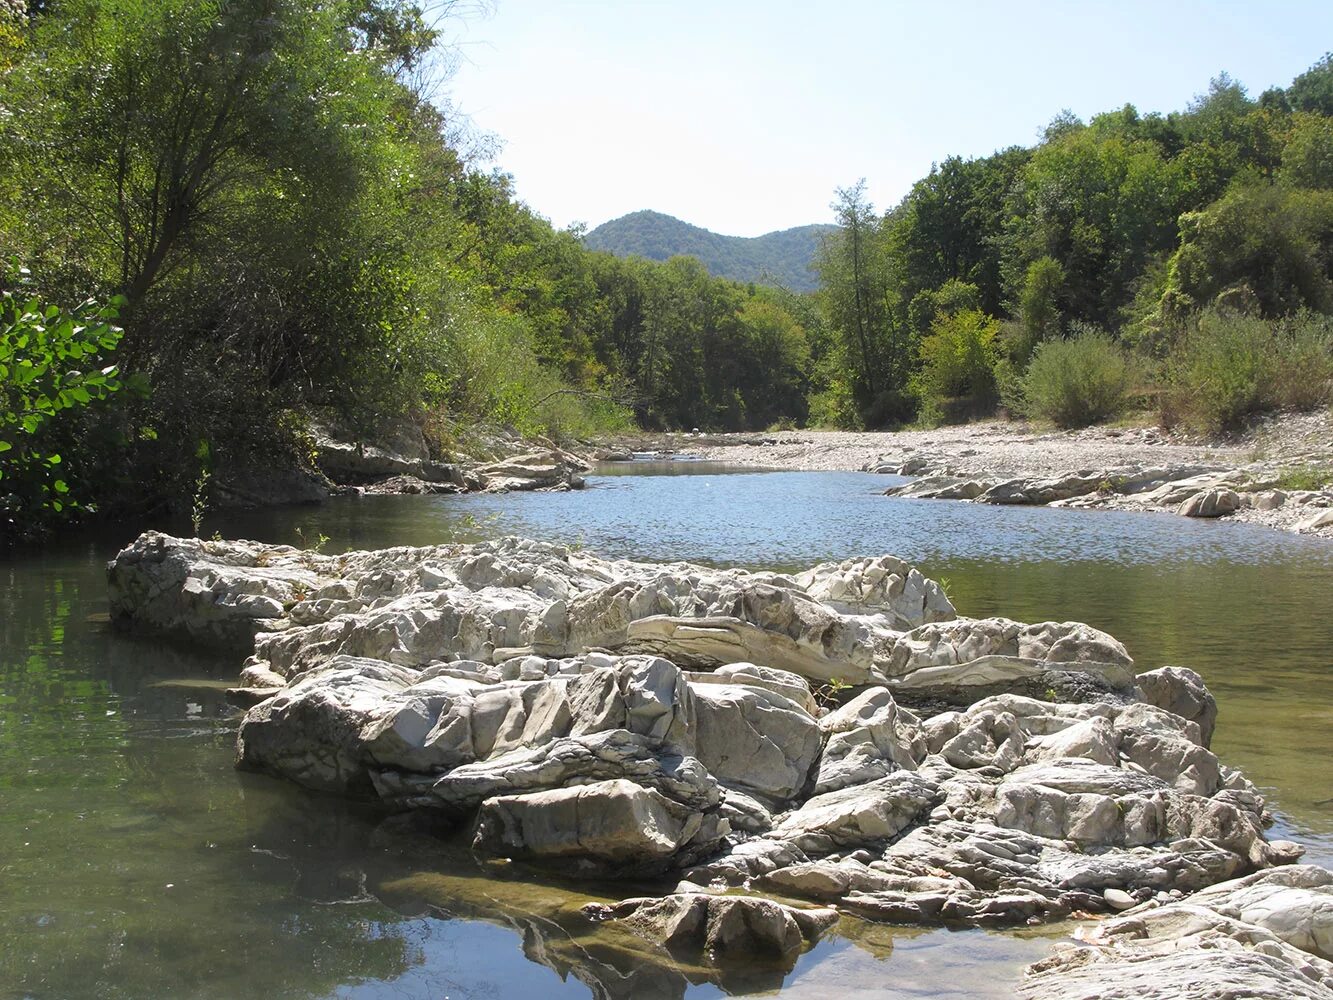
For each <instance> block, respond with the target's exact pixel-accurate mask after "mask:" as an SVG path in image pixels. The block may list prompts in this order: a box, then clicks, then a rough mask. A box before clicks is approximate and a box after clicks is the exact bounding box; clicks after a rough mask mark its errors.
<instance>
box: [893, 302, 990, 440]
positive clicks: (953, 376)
mask: <svg viewBox="0 0 1333 1000" xmlns="http://www.w3.org/2000/svg"><path fill="white" fill-rule="evenodd" d="M999 329H1000V326H999V323H998V322H997V321H996V320H995V319H994V318H993V317H991V316H987V315H986V314H985V313H983V312H982V311H981V310H979V309H965V310H963V311H961V312H957V313H950V314H947V315H943V316H940V317H938V318H936V320H935V322H934V324H933V325H932V326H931V328H930V334H929V335H928V336H927V337H925V338H924V339H923V340H922V341H921V346H920V361H921V367H920V369H919V370H918V371H917V372H916V374H915V375H913V376H912V381H911V388H912V391H913V392H914V393H916V395H917V396H918V397H919V398H920V400H921V404H922V410H923V418H924V419H925V420H927V421H928V422H934V421H938V420H940V419H941V418H942V417H943V416H944V415H945V412H944V404H945V403H946V402H947V401H948V400H952V399H958V398H960V397H966V398H968V399H970V400H972V401H976V402H985V401H992V402H993V400H994V395H995V361H996V343H995V337H996V334H998V333H999Z"/></svg>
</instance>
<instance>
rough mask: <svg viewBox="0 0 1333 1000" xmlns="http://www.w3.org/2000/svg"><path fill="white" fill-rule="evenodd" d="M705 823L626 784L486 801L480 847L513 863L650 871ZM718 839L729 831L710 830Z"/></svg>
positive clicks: (617, 781) (649, 791) (676, 805)
mask: <svg viewBox="0 0 1333 1000" xmlns="http://www.w3.org/2000/svg"><path fill="white" fill-rule="evenodd" d="M704 827H705V823H704V819H703V817H702V816H701V815H700V814H699V813H695V812H691V811H690V810H689V809H688V808H686V807H684V806H682V805H681V804H680V803H678V802H675V801H673V800H672V799H669V798H667V797H666V796H664V795H662V794H661V793H660V792H657V791H655V790H653V789H651V788H644V787H643V786H642V785H638V784H635V783H634V782H632V781H629V780H626V779H624V778H616V779H612V780H610V781H597V782H593V783H591V784H587V785H575V786H573V787H570V788H552V789H549V790H546V791H541V792H530V793H527V794H523V795H500V796H496V797H494V798H489V799H486V800H485V801H483V802H482V803H481V808H480V811H479V813H478V816H477V832H476V836H475V838H474V840H473V848H474V849H476V850H477V851H479V852H481V853H484V854H498V855H501V856H504V857H509V858H532V859H538V860H551V859H563V858H573V859H577V860H578V861H581V862H585V863H591V864H593V865H612V866H616V867H617V868H618V869H619V870H620V871H621V872H623V871H624V870H625V869H626V868H630V869H632V870H635V871H642V870H651V869H653V868H654V867H656V866H655V864H654V862H661V861H665V860H667V859H669V858H671V857H672V856H673V855H675V854H677V853H678V852H679V851H680V850H682V849H683V848H684V847H685V846H686V845H687V844H688V843H689V842H690V841H691V840H693V839H694V838H695V837H697V836H699V835H700V834H701V833H703V832H704ZM711 832H712V833H713V839H717V836H718V834H719V833H721V834H724V833H725V832H726V830H725V829H721V830H717V829H714V830H713V831H711Z"/></svg>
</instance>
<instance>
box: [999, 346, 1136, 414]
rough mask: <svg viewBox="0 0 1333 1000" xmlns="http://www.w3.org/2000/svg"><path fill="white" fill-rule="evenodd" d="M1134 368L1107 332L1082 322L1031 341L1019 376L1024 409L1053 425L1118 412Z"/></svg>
mask: <svg viewBox="0 0 1333 1000" xmlns="http://www.w3.org/2000/svg"><path fill="white" fill-rule="evenodd" d="M1138 374H1139V369H1138V366H1137V365H1136V364H1135V362H1134V360H1133V358H1132V357H1131V355H1130V353H1129V352H1128V351H1127V350H1126V349H1125V348H1124V347H1123V346H1121V345H1120V344H1119V343H1117V342H1116V341H1115V340H1114V339H1113V338H1112V337H1111V336H1110V335H1109V334H1107V333H1106V332H1104V331H1101V330H1097V329H1094V328H1082V329H1080V330H1078V331H1077V332H1076V333H1075V335H1074V336H1072V337H1070V338H1069V339H1068V340H1049V341H1046V342H1045V343H1041V344H1038V345H1037V349H1036V351H1035V353H1034V354H1033V356H1032V363H1031V364H1030V365H1029V366H1028V370H1027V375H1026V377H1025V378H1024V380H1023V399H1024V403H1025V407H1026V410H1027V412H1028V413H1029V414H1030V415H1032V416H1034V417H1040V418H1041V419H1043V420H1049V421H1051V422H1052V423H1054V424H1055V425H1056V426H1057V427H1086V426H1087V425H1088V424H1093V423H1097V422H1099V421H1102V420H1106V419H1108V418H1109V417H1114V416H1117V415H1119V414H1120V413H1121V412H1122V411H1123V410H1124V408H1125V405H1126V403H1127V401H1128V399H1129V395H1130V393H1131V391H1132V390H1133V389H1134V385H1135V381H1136V379H1137V378H1138Z"/></svg>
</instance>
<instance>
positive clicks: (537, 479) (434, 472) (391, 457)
mask: <svg viewBox="0 0 1333 1000" xmlns="http://www.w3.org/2000/svg"><path fill="white" fill-rule="evenodd" d="M310 435H311V439H312V441H313V446H314V456H315V461H316V463H317V464H318V466H319V468H320V469H321V470H322V471H323V472H324V473H325V474H326V475H327V476H328V477H329V478H330V479H332V480H333V481H334V482H336V483H339V484H342V485H343V486H344V487H346V488H348V489H351V490H354V491H356V492H361V493H368V494H384V493H390V494H398V493H413V494H420V493H467V492H483V491H484V492H487V493H508V492H511V491H518V490H568V489H580V488H582V486H583V485H584V481H583V473H585V472H587V471H588V469H589V468H590V466H589V465H588V463H587V462H586V461H584V460H583V459H582V458H580V457H578V456H577V455H573V454H571V453H569V452H567V451H563V450H561V449H559V448H555V447H544V448H542V449H539V450H531V449H530V450H528V451H526V452H523V453H520V454H516V455H514V456H513V457H511V458H507V459H503V460H501V461H495V462H489V463H478V462H472V461H468V462H438V461H435V460H434V459H433V458H432V457H431V454H430V449H429V447H428V446H427V444H426V438H425V435H424V434H423V433H422V431H421V428H420V427H418V426H417V425H416V424H415V423H414V422H412V421H410V420H406V421H398V422H396V423H393V424H389V425H386V426H385V427H383V428H381V429H380V431H379V432H378V433H377V434H376V435H373V437H372V438H371V439H364V438H356V439H353V436H351V435H347V434H344V433H341V432H340V431H338V430H336V429H334V428H331V427H327V426H324V425H322V424H314V425H312V426H311V428H310Z"/></svg>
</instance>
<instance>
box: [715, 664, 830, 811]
mask: <svg viewBox="0 0 1333 1000" xmlns="http://www.w3.org/2000/svg"><path fill="white" fill-rule="evenodd" d="M690 690H691V693H692V695H693V699H694V711H695V726H696V731H695V734H694V739H693V744H692V745H693V747H694V752H695V753H696V754H697V755H698V756H699V759H700V761H702V763H703V765H704V766H705V767H706V768H708V770H709V772H710V773H712V774H713V775H715V776H716V777H717V779H718V780H719V781H721V782H722V783H723V784H725V785H731V786H734V787H738V788H740V789H741V790H743V791H748V792H751V793H753V794H757V795H760V796H762V797H764V798H766V799H768V800H770V801H773V802H786V801H787V800H789V799H792V798H795V797H796V796H797V795H798V794H799V793H800V792H801V791H802V790H803V789H804V788H805V785H806V782H807V781H808V780H809V778H810V770H811V768H812V767H813V766H814V763H815V760H816V758H817V757H818V756H819V751H820V744H821V740H820V733H819V725H818V724H817V723H816V722H815V720H814V719H813V718H811V717H810V715H809V714H808V713H806V712H805V710H804V709H802V708H801V707H800V706H799V705H797V704H796V703H795V702H793V701H790V700H788V699H787V698H784V697H783V696H782V695H780V694H777V693H776V692H773V691H769V690H767V689H764V688H754V687H748V686H743V685H739V684H736V685H717V684H696V685H692V686H691V689H690Z"/></svg>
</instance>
